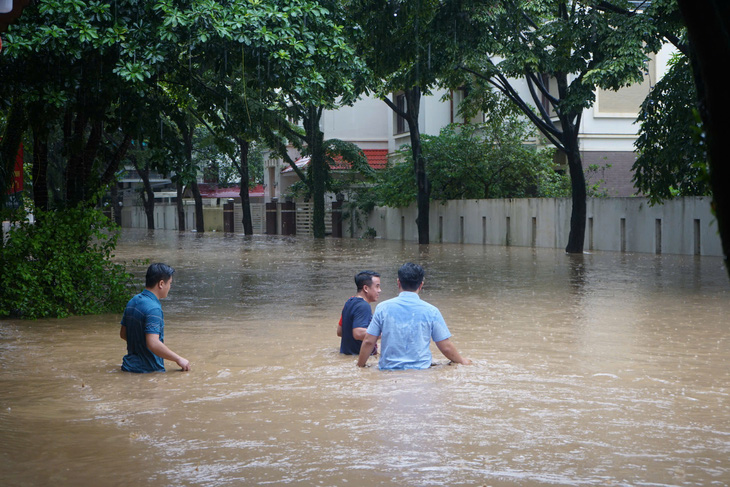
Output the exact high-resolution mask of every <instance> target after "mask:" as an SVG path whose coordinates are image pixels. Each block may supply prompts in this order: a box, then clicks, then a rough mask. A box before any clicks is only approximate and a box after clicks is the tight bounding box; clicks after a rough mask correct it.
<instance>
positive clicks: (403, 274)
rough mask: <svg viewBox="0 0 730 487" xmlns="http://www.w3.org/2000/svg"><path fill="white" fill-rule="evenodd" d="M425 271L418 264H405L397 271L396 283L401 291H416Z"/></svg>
mask: <svg viewBox="0 0 730 487" xmlns="http://www.w3.org/2000/svg"><path fill="white" fill-rule="evenodd" d="M425 275H426V271H424V270H423V267H421V266H420V265H418V264H414V263H412V262H406V263H405V264H403V265H402V266H401V268H400V269H398V282H399V283H400V287H401V289H402V290H403V291H418V289H419V288H420V287H421V284H422V283H423V277H424V276H425Z"/></svg>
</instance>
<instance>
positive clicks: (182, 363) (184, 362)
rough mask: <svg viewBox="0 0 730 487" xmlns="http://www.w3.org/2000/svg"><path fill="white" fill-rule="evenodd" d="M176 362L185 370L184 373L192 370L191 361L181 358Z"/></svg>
mask: <svg viewBox="0 0 730 487" xmlns="http://www.w3.org/2000/svg"><path fill="white" fill-rule="evenodd" d="M175 362H176V363H177V364H178V365H179V366H180V368H181V369H183V371H188V370H190V360H188V359H186V358H182V357H180V358H179V359H178V360H176V361H175Z"/></svg>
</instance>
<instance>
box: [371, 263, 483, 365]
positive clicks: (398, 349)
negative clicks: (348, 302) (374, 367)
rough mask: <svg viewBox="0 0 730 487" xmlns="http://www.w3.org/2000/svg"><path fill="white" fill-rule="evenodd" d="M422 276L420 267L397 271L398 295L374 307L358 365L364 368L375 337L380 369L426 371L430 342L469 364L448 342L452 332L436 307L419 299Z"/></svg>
mask: <svg viewBox="0 0 730 487" xmlns="http://www.w3.org/2000/svg"><path fill="white" fill-rule="evenodd" d="M424 274H425V272H424V270H423V267H421V266H420V265H418V264H413V263H410V262H408V263H406V264H403V266H402V267H401V268H400V269H399V270H398V289H399V290H400V294H399V295H398V296H397V297H395V298H393V299H389V300H387V301H384V302H382V303H380V304H379V305H378V306H377V307H376V308H375V313H374V314H373V319H372V320H371V321H370V326H368V329H367V333H366V336H365V339H364V340H363V342H362V347H361V348H360V355H359V356H358V360H357V365H358V366H360V367H364V366H365V365H366V363H367V361H368V357H369V356H370V353H371V351H372V350H373V347H374V346H375V342H376V341H377V339H378V337H380V338H381V344H380V361H379V362H378V366H379V367H380V369H385V370H387V369H427V368H428V367H430V366H431V349H430V345H431V340H433V341H434V342H436V346H437V347H438V349H439V350H440V351H441V353H443V354H444V356H445V357H446V358H447V359H449V360H451V361H452V362H455V363H457V364H463V365H469V364H471V360H469V359H467V358H464V357H462V356H461V354H460V353H459V351H458V350H457V349H456V346H454V344H453V343H451V340H449V338H450V337H451V333H450V332H449V329H448V327H447V326H446V322H445V321H444V318H443V316H441V312H440V311H439V310H438V308H436V307H435V306H433V305H431V304H429V303H427V302H425V301H422V300H421V298H420V297H419V295H418V294H419V293H420V292H421V289H423V277H424Z"/></svg>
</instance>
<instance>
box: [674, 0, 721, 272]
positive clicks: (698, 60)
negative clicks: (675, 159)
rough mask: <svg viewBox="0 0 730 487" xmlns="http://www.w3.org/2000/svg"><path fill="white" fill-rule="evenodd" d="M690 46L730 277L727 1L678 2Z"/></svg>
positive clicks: (713, 198)
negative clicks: (726, 140)
mask: <svg viewBox="0 0 730 487" xmlns="http://www.w3.org/2000/svg"><path fill="white" fill-rule="evenodd" d="M678 4H679V9H680V12H681V13H682V17H683V18H684V22H685V25H686V27H687V32H688V35H689V44H690V59H691V61H692V71H693V74H694V78H695V84H696V85H697V94H698V109H699V112H700V116H701V117H702V122H703V124H704V126H705V132H706V135H707V147H708V150H707V152H708V158H709V163H710V187H711V188H712V200H713V206H714V210H715V217H716V218H717V227H718V230H719V232H720V240H721V242H722V252H723V255H724V259H725V270H726V271H727V272H728V275H729V276H730V260H729V259H730V194H728V190H727V185H728V182H729V181H730V164H728V161H727V154H726V153H725V152H726V148H725V144H724V142H725V141H724V139H725V138H726V137H727V134H728V133H729V132H730V119H728V116H727V114H728V113H730V92H729V91H728V89H727V73H726V68H725V66H724V63H723V62H720V61H719V60H721V59H728V58H730V41H728V37H727V33H728V32H729V31H730V10H729V9H728V8H727V2H726V1H724V0H678Z"/></svg>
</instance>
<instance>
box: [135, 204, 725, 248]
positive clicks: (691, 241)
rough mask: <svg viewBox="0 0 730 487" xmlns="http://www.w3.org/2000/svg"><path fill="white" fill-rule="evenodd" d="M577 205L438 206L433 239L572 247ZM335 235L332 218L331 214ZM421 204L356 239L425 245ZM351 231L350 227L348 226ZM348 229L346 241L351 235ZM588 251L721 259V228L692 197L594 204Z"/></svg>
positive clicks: (259, 222)
mask: <svg viewBox="0 0 730 487" xmlns="http://www.w3.org/2000/svg"><path fill="white" fill-rule="evenodd" d="M280 206H281V204H279V205H278V206H277V216H278V222H277V225H276V229H277V231H276V233H281V216H280V214H281V208H280ZM295 206H296V235H299V236H307V235H311V211H312V210H311V205H307V204H304V203H297V204H296V205H295ZM571 207H572V204H571V200H570V199H569V198H523V199H495V200H454V201H447V202H443V203H441V202H433V203H432V204H431V210H430V218H429V222H430V236H431V242H433V243H463V244H477V245H507V246H518V247H541V248H564V247H565V246H566V245H567V241H568V234H569V232H570V211H571ZM327 210H328V211H327V215H326V219H325V221H326V223H327V233H328V234H329V233H330V232H332V217H331V213H330V211H329V210H330V209H329V208H328V209H327ZM203 211H204V215H203V217H204V221H205V229H206V231H222V230H223V207H222V206H205V207H204V210H203ZM417 214H418V213H417V209H416V207H415V205H411V206H409V207H406V208H387V207H376V208H375V209H374V210H373V211H372V212H370V213H369V214H368V215H363V216H361V220H362V224H361V226H360V228H359V230H357V231H356V232H355V234H354V235H353V236H354V237H360V236H362V235H364V234H365V233H366V232H367V233H368V234H369V235H372V234H373V233H374V234H375V236H376V237H377V238H384V239H389V240H403V241H418V228H417V227H416V217H417ZM251 215H252V219H253V223H254V233H257V234H263V233H266V218H265V215H266V213H265V208H264V205H263V204H252V205H251ZM241 220H242V210H241V205H240V204H236V205H234V232H235V233H243V228H242V225H241ZM185 221H186V228H187V229H193V228H195V207H194V206H193V205H192V204H186V205H185ZM122 226H124V227H134V228H146V227H147V219H146V216H145V213H144V211H143V209H142V207H139V206H130V207H125V208H124V211H123V215H122ZM344 226H345V227H350V222H348V221H345V222H344ZM155 228H162V229H172V230H176V229H177V213H176V209H175V205H174V204H169V203H164V204H158V205H155ZM348 230H349V229H347V228H346V230H345V231H344V232H343V234H344V235H345V236H350V231H348ZM585 231H586V234H585V250H587V251H591V250H608V251H617V252H643V253H652V254H662V253H667V254H686V255H713V256H721V255H722V247H721V244H720V237H719V235H718V232H717V222H716V220H715V217H714V216H713V215H712V211H711V208H710V198H709V197H685V198H677V199H675V200H672V201H667V202H665V203H664V204H662V205H657V206H649V204H648V202H647V200H646V199H644V198H596V199H589V200H588V205H587V215H586V230H585Z"/></svg>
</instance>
